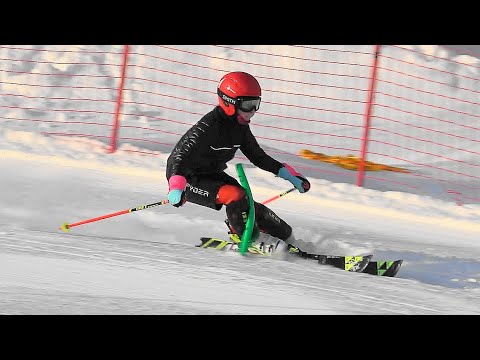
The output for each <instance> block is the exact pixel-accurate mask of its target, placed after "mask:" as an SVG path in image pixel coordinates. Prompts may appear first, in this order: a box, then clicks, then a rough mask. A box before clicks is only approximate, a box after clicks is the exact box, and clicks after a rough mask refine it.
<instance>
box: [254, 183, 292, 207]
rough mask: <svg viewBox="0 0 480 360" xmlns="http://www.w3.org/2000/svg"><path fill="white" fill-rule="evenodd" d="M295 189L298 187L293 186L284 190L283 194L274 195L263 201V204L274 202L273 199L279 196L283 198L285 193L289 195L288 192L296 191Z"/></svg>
mask: <svg viewBox="0 0 480 360" xmlns="http://www.w3.org/2000/svg"><path fill="white" fill-rule="evenodd" d="M295 190H297V188H295V187H293V188H291V189H289V190H287V191H284V192H283V193H281V194H278V195H275V196H274V197H272V198H270V199H268V200H265V201H264V202H262V204H263V205H266V204H268V203H269V202H272V201H273V200H277V199H278V198H281V197H282V196H285V195H287V194H288V193H291V192H292V191H295Z"/></svg>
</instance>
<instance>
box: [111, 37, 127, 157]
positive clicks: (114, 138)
mask: <svg viewBox="0 0 480 360" xmlns="http://www.w3.org/2000/svg"><path fill="white" fill-rule="evenodd" d="M128 50H129V47H128V45H124V47H123V64H122V75H121V78H120V85H119V86H118V95H117V103H116V106H115V115H114V116H115V117H114V119H113V128H112V137H111V141H110V149H109V150H108V152H110V153H113V152H115V151H116V150H117V140H118V139H117V138H118V128H119V118H120V109H121V108H122V95H123V87H124V86H125V75H126V73H127V61H128Z"/></svg>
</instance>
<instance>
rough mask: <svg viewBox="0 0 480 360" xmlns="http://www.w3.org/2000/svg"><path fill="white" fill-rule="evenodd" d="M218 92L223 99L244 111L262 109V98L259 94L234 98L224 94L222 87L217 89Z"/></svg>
mask: <svg viewBox="0 0 480 360" xmlns="http://www.w3.org/2000/svg"><path fill="white" fill-rule="evenodd" d="M217 94H218V96H220V98H222V100H225V101H226V102H228V103H230V104H232V105H233V106H236V107H237V109H239V110H241V111H243V112H251V111H253V110H255V111H258V109H260V102H261V98H260V97H258V96H243V97H237V98H235V99H234V98H231V97H230V96H228V95H226V94H224V93H223V92H222V91H221V90H220V89H217Z"/></svg>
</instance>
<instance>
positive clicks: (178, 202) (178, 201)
mask: <svg viewBox="0 0 480 360" xmlns="http://www.w3.org/2000/svg"><path fill="white" fill-rule="evenodd" d="M184 200H185V192H184V191H182V190H172V191H170V192H169V193H168V201H169V202H170V205H173V206H175V207H180V206H182V205H183V202H184Z"/></svg>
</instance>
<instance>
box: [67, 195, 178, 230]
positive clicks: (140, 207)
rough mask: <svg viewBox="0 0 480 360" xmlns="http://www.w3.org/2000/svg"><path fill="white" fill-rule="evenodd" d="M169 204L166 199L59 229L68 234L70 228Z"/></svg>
mask: <svg viewBox="0 0 480 360" xmlns="http://www.w3.org/2000/svg"><path fill="white" fill-rule="evenodd" d="M168 203H169V201H168V199H166V200H162V201H159V202H156V203H153V204H148V205H140V206H137V207H134V208H132V209H127V210H122V211H118V212H116V213H112V214H107V215H102V216H99V217H96V218H92V219H88V220H83V221H79V222H76V223H73V224H68V223H63V224H62V226H60V228H59V229H60V230H63V231H65V232H68V230H69V229H70V228H72V227H74V226H78V225H83V224H88V223H91V222H94V221H99V220H103V219H108V218H111V217H114V216H118V215H123V214H128V213H131V212H134V211H139V210H145V209H150V208H152V207H155V206H159V205H164V204H168Z"/></svg>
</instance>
